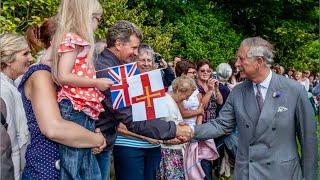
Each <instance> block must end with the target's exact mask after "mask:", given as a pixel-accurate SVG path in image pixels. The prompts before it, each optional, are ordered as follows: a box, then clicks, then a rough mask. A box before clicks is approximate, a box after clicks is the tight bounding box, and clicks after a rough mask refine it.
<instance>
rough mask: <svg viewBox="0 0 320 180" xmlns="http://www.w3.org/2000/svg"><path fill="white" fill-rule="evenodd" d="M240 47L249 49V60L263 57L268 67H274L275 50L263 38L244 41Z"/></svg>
mask: <svg viewBox="0 0 320 180" xmlns="http://www.w3.org/2000/svg"><path fill="white" fill-rule="evenodd" d="M240 46H247V47H249V50H248V52H247V57H248V58H253V59H256V57H262V58H263V60H264V62H265V63H266V65H267V66H269V67H270V66H271V65H272V63H273V57H274V50H273V46H272V45H271V44H270V43H269V42H268V41H266V40H264V39H262V38H261V37H251V38H246V39H244V40H243V41H242V42H241V45H240Z"/></svg>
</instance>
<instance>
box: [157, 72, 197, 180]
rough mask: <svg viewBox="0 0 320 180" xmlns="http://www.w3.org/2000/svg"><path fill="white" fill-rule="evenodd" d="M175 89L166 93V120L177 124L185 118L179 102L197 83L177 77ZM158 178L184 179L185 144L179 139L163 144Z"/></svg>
mask: <svg viewBox="0 0 320 180" xmlns="http://www.w3.org/2000/svg"><path fill="white" fill-rule="evenodd" d="M172 89H173V91H171V92H169V93H167V94H166V96H165V97H166V99H167V101H166V106H167V107H168V110H169V114H170V115H169V116H168V117H166V118H164V120H165V121H174V122H175V123H176V124H179V123H181V122H183V118H182V116H181V114H180V110H179V108H178V105H177V104H179V103H182V101H183V100H186V99H188V98H189V97H190V96H191V94H192V93H193V92H194V90H195V89H196V83H195V81H194V80H193V79H191V78H189V77H187V76H181V77H178V78H176V79H175V80H174V81H173V83H172ZM157 179H177V180H180V179H181V180H184V179H185V176H184V169H183V144H182V141H180V140H179V139H177V138H175V139H171V140H165V141H163V144H162V145H161V162H160V168H159V172H158V175H157Z"/></svg>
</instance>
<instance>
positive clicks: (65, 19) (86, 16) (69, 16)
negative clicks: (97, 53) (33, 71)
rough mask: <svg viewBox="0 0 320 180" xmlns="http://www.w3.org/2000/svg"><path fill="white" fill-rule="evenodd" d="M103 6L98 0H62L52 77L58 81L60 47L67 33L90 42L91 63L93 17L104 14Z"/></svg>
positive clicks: (54, 38)
mask: <svg viewBox="0 0 320 180" xmlns="http://www.w3.org/2000/svg"><path fill="white" fill-rule="evenodd" d="M102 12H103V10H102V7H101V5H100V3H99V1H98V0H62V1H61V4H60V8H59V11H58V15H57V16H58V22H57V25H58V27H57V31H56V33H55V35H54V37H53V52H54V53H52V56H53V57H52V60H53V62H52V77H53V80H54V81H55V82H56V83H58V84H59V82H58V81H57V79H58V78H57V77H58V63H59V54H58V49H59V46H60V44H61V42H62V41H63V39H64V37H65V35H66V34H67V33H75V34H77V35H78V36H80V37H81V38H82V39H84V40H85V41H87V42H88V43H90V48H91V49H90V51H89V53H88V60H89V64H91V65H92V64H93V63H92V56H93V50H94V37H93V33H94V32H93V30H92V18H93V17H94V16H99V15H102Z"/></svg>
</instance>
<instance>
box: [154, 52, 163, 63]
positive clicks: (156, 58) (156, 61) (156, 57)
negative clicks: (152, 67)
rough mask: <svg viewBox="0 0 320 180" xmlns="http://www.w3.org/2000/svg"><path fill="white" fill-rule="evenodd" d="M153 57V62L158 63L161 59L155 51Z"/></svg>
mask: <svg viewBox="0 0 320 180" xmlns="http://www.w3.org/2000/svg"><path fill="white" fill-rule="evenodd" d="M153 58H154V62H155V63H158V64H159V63H160V62H161V59H162V57H161V55H160V54H159V53H155V54H154V57H153Z"/></svg>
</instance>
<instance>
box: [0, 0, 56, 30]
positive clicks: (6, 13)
mask: <svg viewBox="0 0 320 180" xmlns="http://www.w3.org/2000/svg"><path fill="white" fill-rule="evenodd" d="M0 2H1V16H0V33H2V32H19V33H22V32H24V31H26V29H27V27H28V26H30V25H31V24H40V23H41V22H42V21H43V20H44V19H45V18H48V17H50V16H52V15H54V14H55V12H56V11H57V7H58V4H59V0H14V1H12V0H2V1H0Z"/></svg>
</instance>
